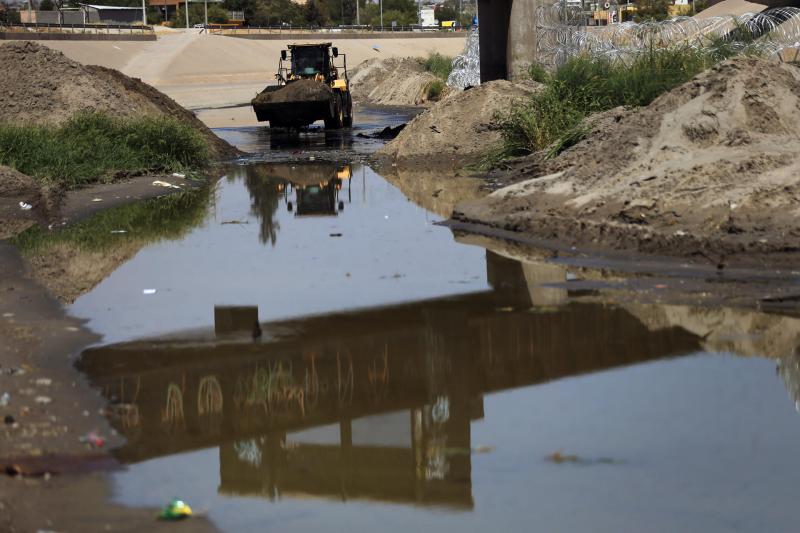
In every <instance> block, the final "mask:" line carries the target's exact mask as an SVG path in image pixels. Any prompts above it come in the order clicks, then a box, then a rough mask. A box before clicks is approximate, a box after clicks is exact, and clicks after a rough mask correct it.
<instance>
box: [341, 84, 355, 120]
mask: <svg viewBox="0 0 800 533" xmlns="http://www.w3.org/2000/svg"><path fill="white" fill-rule="evenodd" d="M344 98H345V106H344V107H345V111H344V121H343V124H342V125H343V126H344V127H345V128H352V127H353V97H352V96H350V93H349V92H348V93H345V97H344Z"/></svg>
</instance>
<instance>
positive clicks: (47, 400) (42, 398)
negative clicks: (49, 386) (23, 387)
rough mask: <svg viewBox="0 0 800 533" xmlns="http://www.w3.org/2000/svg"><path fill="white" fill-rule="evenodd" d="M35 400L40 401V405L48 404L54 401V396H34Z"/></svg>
mask: <svg viewBox="0 0 800 533" xmlns="http://www.w3.org/2000/svg"><path fill="white" fill-rule="evenodd" d="M33 401H35V402H36V403H38V404H39V405H47V404H49V403H50V402H52V401H53V399H52V398H50V397H49V396H37V397H36V398H34V400H33Z"/></svg>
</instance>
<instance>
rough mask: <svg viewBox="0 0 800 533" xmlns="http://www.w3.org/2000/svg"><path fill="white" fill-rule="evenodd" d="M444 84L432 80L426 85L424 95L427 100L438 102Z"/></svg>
mask: <svg viewBox="0 0 800 533" xmlns="http://www.w3.org/2000/svg"><path fill="white" fill-rule="evenodd" d="M444 87H445V84H444V82H443V81H441V80H434V81H432V82H430V83H429V84H428V86H427V87H426V88H425V94H426V96H427V98H428V100H431V101H435V100H438V99H439V98H440V97H441V96H442V92H443V91H444Z"/></svg>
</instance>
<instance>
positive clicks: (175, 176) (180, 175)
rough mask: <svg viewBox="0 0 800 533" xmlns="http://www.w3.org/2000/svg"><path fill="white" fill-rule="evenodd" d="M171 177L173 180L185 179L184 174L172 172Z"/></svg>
mask: <svg viewBox="0 0 800 533" xmlns="http://www.w3.org/2000/svg"><path fill="white" fill-rule="evenodd" d="M172 177H173V178H185V177H186V174H184V173H183V172H173V173H172Z"/></svg>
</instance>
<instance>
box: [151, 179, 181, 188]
mask: <svg viewBox="0 0 800 533" xmlns="http://www.w3.org/2000/svg"><path fill="white" fill-rule="evenodd" d="M153 185H155V186H156V187H166V188H167V189H180V186H179V185H174V184H172V183H168V182H166V181H161V180H156V181H154V182H153Z"/></svg>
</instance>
